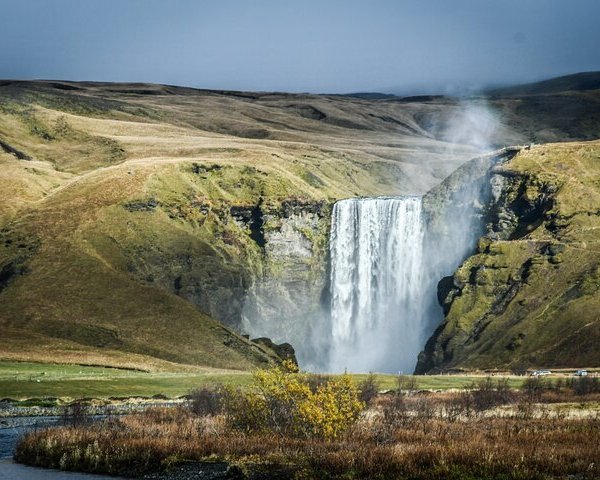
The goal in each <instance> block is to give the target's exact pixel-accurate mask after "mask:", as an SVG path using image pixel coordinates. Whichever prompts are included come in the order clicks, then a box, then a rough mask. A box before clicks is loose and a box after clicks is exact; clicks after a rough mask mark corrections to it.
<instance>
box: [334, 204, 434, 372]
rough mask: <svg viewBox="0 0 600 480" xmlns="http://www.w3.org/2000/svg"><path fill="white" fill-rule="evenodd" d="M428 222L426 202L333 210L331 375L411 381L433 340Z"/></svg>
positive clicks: (335, 208) (360, 206)
mask: <svg viewBox="0 0 600 480" xmlns="http://www.w3.org/2000/svg"><path fill="white" fill-rule="evenodd" d="M421 217H422V215H421V198H420V197H378V198H355V199H348V200H342V201H339V202H337V203H336V204H335V205H334V207H333V214H332V226H331V236H330V246H329V248H330V254H331V348H330V358H329V367H330V368H329V370H330V371H333V372H341V371H344V370H346V369H347V370H348V371H352V372H368V371H377V372H391V373H398V372H399V371H401V372H404V373H412V371H413V369H414V367H415V364H416V360H417V355H418V354H419V351H420V350H421V348H422V347H423V344H424V342H425V336H426V326H425V325H424V324H423V323H424V322H423V315H424V309H425V301H424V297H423V295H424V293H423V292H424V285H423V283H424V278H423V276H424V274H423V237H424V228H423V221H422V218H421ZM429 333H430V332H429Z"/></svg>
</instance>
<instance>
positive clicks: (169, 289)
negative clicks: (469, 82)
mask: <svg viewBox="0 0 600 480" xmlns="http://www.w3.org/2000/svg"><path fill="white" fill-rule="evenodd" d="M393 107H394V106H393V105H392V106H389V105H378V104H376V103H373V102H371V103H369V102H367V101H363V100H358V99H344V98H338V99H334V98H329V97H317V96H291V95H278V94H273V95H255V94H240V93H227V92H206V91H198V90H191V89H182V88H176V87H163V86H156V85H118V84H101V85H100V84H72V83H52V82H39V83H19V82H5V83H4V84H3V85H0V140H1V142H2V143H1V144H0V145H1V147H2V150H3V153H0V163H1V169H0V171H1V173H0V305H1V309H0V328H1V329H2V339H3V341H2V345H1V346H0V357H1V358H8V359H15V360H35V361H61V362H80V363H86V364H101V365H113V366H129V367H135V368H144V369H152V370H171V369H174V368H175V369H177V368H181V367H180V366H179V365H183V364H190V365H204V366H209V367H216V368H241V369H245V368H250V367H251V366H252V365H257V364H263V363H264V362H267V361H269V359H270V358H271V357H272V356H273V352H271V351H268V348H267V347H265V346H264V345H263V346H260V347H259V346H257V345H255V344H252V343H250V342H248V340H247V339H245V338H243V337H240V336H238V335H237V334H235V333H234V332H233V331H231V330H230V329H228V328H227V327H224V326H223V325H222V324H221V323H220V322H218V321H216V320H215V319H213V318H211V317H210V316H209V315H208V314H212V315H217V316H218V318H220V319H221V320H225V321H227V320H228V319H229V317H230V316H231V315H232V311H239V308H240V304H241V302H242V301H243V297H244V295H245V291H246V289H247V288H248V287H249V285H250V284H251V283H252V281H253V279H254V278H256V277H257V276H259V275H260V274H261V272H262V269H263V268H264V262H263V255H264V252H263V248H262V246H261V244H260V238H257V236H256V234H257V233H260V232H254V231H252V222H250V223H249V224H247V223H246V224H245V223H243V222H240V221H238V220H237V217H236V216H235V215H234V213H236V212H238V211H241V212H242V215H243V213H244V212H245V211H250V212H251V211H252V209H253V208H255V207H256V206H257V205H260V208H261V209H262V211H264V212H265V215H266V214H269V212H278V211H279V210H281V209H285V208H286V207H285V206H286V205H288V204H290V203H294V204H303V203H310V202H319V201H332V200H334V199H336V198H341V197H348V196H355V195H376V194H390V193H400V192H419V191H423V190H425V189H427V188H429V187H430V186H431V185H432V184H434V183H435V182H437V181H438V180H439V179H440V178H443V177H444V176H445V175H446V174H447V173H448V172H449V171H451V170H452V169H453V168H455V166H456V165H457V164H459V163H460V162H461V161H463V160H464V159H465V158H468V156H469V155H470V154H471V153H470V152H472V151H473V148H472V147H469V146H455V147H454V148H453V151H452V153H451V154H448V153H447V151H448V149H447V146H446V145H445V144H443V143H442V142H439V141H437V140H434V139H431V138H429V137H428V136H427V135H426V133H425V132H423V131H421V130H419V129H418V126H417V125H415V124H414V122H413V121H412V120H411V117H410V115H408V114H404V113H402V112H399V114H398V115H396V117H394V118H392V117H389V118H388V116H387V115H388V113H389V112H388V110H391V109H393ZM236 209H237V210H236ZM238 216H239V215H238ZM271 223H273V222H271ZM273 228H276V222H275V227H273ZM309 234H310V232H308V233H306V235H309ZM231 323H233V322H231Z"/></svg>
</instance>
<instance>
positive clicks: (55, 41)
mask: <svg viewBox="0 0 600 480" xmlns="http://www.w3.org/2000/svg"><path fill="white" fill-rule="evenodd" d="M0 18H2V22H1V23H2V27H1V28H0V78H14V79H36V78H44V79H68V80H101V81H141V82H157V83H167V84H176V85H188V86H193V87H200V88H220V89H235V90H262V91H272V90H277V91H294V92H329V93H336V92H337V93H343V92H356V91H385V92H394V93H400V94H402V93H416V92H432V93H433V92H442V93H444V92H455V91H456V89H459V90H460V89H464V88H478V87H482V86H488V85H501V84H509V83H515V82H523V81H532V80H538V79H542V78H547V77H552V76H556V75H562V74H568V73H575V72H580V71H589V70H600V0H411V1H407V0H363V1H355V0H297V1H295V0H294V1H293V0H246V1H242V0H215V1H212V0H179V1H177V0H161V1H159V0H14V1H9V0H0Z"/></svg>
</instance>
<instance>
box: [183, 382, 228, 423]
mask: <svg viewBox="0 0 600 480" xmlns="http://www.w3.org/2000/svg"><path fill="white" fill-rule="evenodd" d="M188 399H189V409H190V411H191V412H192V413H193V414H194V415H200V416H205V415H219V414H220V413H222V412H223V391H222V390H221V389H219V388H214V387H213V388H210V387H202V388H198V389H196V390H192V391H191V392H190V393H189V394H188Z"/></svg>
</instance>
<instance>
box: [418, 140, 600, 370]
mask: <svg viewBox="0 0 600 480" xmlns="http://www.w3.org/2000/svg"><path fill="white" fill-rule="evenodd" d="M599 154H600V144H599V143H598V142H593V143H588V144H565V145H549V146H543V147H542V146H540V147H534V148H532V149H531V150H523V151H521V152H520V153H519V154H518V155H517V156H516V157H514V158H513V159H511V160H510V161H508V162H506V163H502V164H498V165H495V166H493V167H492V168H491V170H490V177H489V181H490V183H489V184H490V198H489V203H488V204H487V207H486V211H487V216H486V217H485V219H486V225H485V227H486V228H485V230H486V231H485V233H484V235H483V236H482V237H481V238H480V240H479V241H478V244H477V246H476V249H475V252H474V254H473V255H471V256H469V257H468V258H467V259H466V260H465V261H464V262H463V263H462V265H461V266H460V267H459V268H458V269H457V270H456V271H455V272H454V274H453V275H452V277H451V279H450V278H444V279H442V281H440V282H439V285H438V296H439V298H440V303H441V304H442V306H443V310H444V313H445V317H444V319H443V321H442V323H441V324H440V325H439V326H438V328H437V329H436V331H435V333H434V334H433V336H432V337H431V338H430V339H429V341H428V342H427V345H426V347H425V350H424V352H423V353H422V354H421V355H420V357H419V363H418V366H417V372H418V373H425V372H436V371H442V370H452V369H474V368H475V369H512V370H516V371H520V370H524V369H526V368H534V367H542V366H545V367H578V366H584V367H585V366H590V367H591V366H597V365H598V364H600V351H599V350H598V349H597V344H598V343H597V342H598V341H599V340H600V315H599V314H598V313H597V312H598V308H597V307H598V305H599V304H600V282H599V280H598V279H599V278H600V277H599V272H600V248H598V243H599V241H600V239H599V238H598V236H597V234H596V233H595V232H596V229H598V228H599V227H600V215H599V212H600V188H599V185H600V182H599V181H598V179H599V178H600V169H599V168H598V163H597V159H598V156H599ZM595 345H596V346H595Z"/></svg>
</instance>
